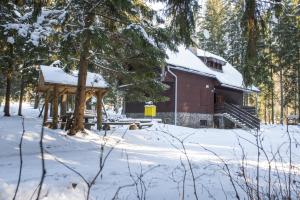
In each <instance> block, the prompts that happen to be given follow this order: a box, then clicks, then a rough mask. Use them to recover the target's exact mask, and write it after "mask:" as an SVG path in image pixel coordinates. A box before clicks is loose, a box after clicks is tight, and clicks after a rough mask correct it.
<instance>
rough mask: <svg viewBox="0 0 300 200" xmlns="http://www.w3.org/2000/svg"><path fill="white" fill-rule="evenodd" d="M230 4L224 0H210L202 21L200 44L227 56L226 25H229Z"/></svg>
mask: <svg viewBox="0 0 300 200" xmlns="http://www.w3.org/2000/svg"><path fill="white" fill-rule="evenodd" d="M227 10H228V4H226V3H225V2H224V1H223V0H208V1H207V2H206V12H205V16H204V18H203V19H201V22H200V27H199V28H200V32H199V33H198V36H199V45H200V47H201V48H203V49H204V50H207V51H209V52H212V53H215V54H217V55H221V56H223V57H224V56H225V55H226V49H227V43H226V26H227V20H228V19H227V16H228V15H227V14H228V13H227Z"/></svg>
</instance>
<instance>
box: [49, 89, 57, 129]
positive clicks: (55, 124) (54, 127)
mask: <svg viewBox="0 0 300 200" xmlns="http://www.w3.org/2000/svg"><path fill="white" fill-rule="evenodd" d="M57 123H58V86H57V85H54V88H53V120H52V126H51V128H53V129H57Z"/></svg>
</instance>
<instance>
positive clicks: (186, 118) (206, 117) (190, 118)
mask: <svg viewBox="0 0 300 200" xmlns="http://www.w3.org/2000/svg"><path fill="white" fill-rule="evenodd" d="M126 116H127V117H131V118H144V113H126ZM174 117H175V116H174V112H158V113H157V115H156V117H155V118H160V119H162V121H163V123H165V124H174ZM177 125H178V126H186V127H191V128H203V127H213V114H204V113H187V112H178V113H177Z"/></svg>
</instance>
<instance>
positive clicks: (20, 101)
mask: <svg viewBox="0 0 300 200" xmlns="http://www.w3.org/2000/svg"><path fill="white" fill-rule="evenodd" d="M24 88H25V83H24V78H23V76H22V78H21V86H20V98H19V110H18V115H19V116H22V105H23V96H24Z"/></svg>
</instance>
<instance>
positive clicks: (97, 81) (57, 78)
mask: <svg viewBox="0 0 300 200" xmlns="http://www.w3.org/2000/svg"><path fill="white" fill-rule="evenodd" d="M40 68H41V72H42V74H43V77H44V81H45V83H54V84H55V83H56V84H62V85H70V86H77V80H78V72H77V71H71V72H70V73H66V72H65V71H64V70H63V69H62V68H60V67H53V66H52V65H50V66H46V65H41V66H40ZM86 86H87V87H94V88H107V87H108V84H107V83H106V81H105V80H104V78H103V77H102V76H101V75H100V74H96V73H91V72H88V73H87V79H86Z"/></svg>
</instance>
